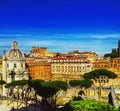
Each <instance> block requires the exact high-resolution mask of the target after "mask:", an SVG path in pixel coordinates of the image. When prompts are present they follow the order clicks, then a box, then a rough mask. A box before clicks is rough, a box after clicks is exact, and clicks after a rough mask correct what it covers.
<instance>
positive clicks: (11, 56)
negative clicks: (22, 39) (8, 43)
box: [6, 41, 25, 60]
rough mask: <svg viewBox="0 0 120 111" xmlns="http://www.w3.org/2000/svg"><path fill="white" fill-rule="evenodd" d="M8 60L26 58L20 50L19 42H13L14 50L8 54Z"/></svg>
mask: <svg viewBox="0 0 120 111" xmlns="http://www.w3.org/2000/svg"><path fill="white" fill-rule="evenodd" d="M6 56H7V58H8V59H12V60H13V59H15V60H16V59H19V60H21V59H24V58H25V56H24V54H23V53H22V52H21V51H20V50H19V49H18V43H17V41H13V43H12V49H10V51H9V52H8V53H7V55H6Z"/></svg>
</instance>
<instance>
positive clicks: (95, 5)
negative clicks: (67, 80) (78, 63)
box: [0, 0, 120, 56]
mask: <svg viewBox="0 0 120 111" xmlns="http://www.w3.org/2000/svg"><path fill="white" fill-rule="evenodd" d="M119 5H120V1H119V0H114V1H113V0H106V1H104V0H98V1H95V0H91V1H89V0H85V1H79V0H74V1H73V0H61V1H55V0H51V1H49V0H44V1H42V0H34V1H33V0H29V1H28V0H26V1H24V0H21V1H19V0H18V1H15V0H11V1H8V0H4V1H1V3H0V14H1V17H0V56H2V54H3V50H6V51H8V50H9V49H10V48H11V43H12V41H13V40H14V39H16V40H17V41H18V43H19V48H20V49H21V50H22V51H23V52H25V53H29V52H30V50H31V49H32V46H39V47H47V48H48V50H49V51H51V52H69V51H72V50H80V51H92V52H96V53H97V54H98V55H104V54H105V53H110V52H111V49H113V48H117V47H118V46H117V45H118V40H119V39H120V32H119V31H120V15H119V13H120V7H119Z"/></svg>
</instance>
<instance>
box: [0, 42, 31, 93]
mask: <svg viewBox="0 0 120 111" xmlns="http://www.w3.org/2000/svg"><path fill="white" fill-rule="evenodd" d="M2 65H3V66H2V68H3V70H2V71H3V72H2V73H3V75H2V78H3V80H4V81H6V83H10V82H12V81H16V80H28V79H29V75H28V71H27V69H26V64H25V56H24V54H23V52H22V51H20V50H19V49H18V43H17V41H13V43H12V49H10V50H9V51H8V52H7V53H6V54H5V53H4V54H3V62H2ZM5 93H6V91H5V88H3V95H6V94H5Z"/></svg>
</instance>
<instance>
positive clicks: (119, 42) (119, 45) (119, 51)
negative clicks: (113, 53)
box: [118, 39, 120, 57]
mask: <svg viewBox="0 0 120 111" xmlns="http://www.w3.org/2000/svg"><path fill="white" fill-rule="evenodd" d="M118 57H120V39H119V40H118Z"/></svg>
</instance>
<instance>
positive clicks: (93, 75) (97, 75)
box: [83, 69, 117, 99]
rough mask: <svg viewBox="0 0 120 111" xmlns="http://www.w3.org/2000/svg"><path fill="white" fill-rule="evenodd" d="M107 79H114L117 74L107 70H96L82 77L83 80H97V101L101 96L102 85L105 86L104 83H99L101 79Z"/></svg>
mask: <svg viewBox="0 0 120 111" xmlns="http://www.w3.org/2000/svg"><path fill="white" fill-rule="evenodd" d="M103 76H104V77H107V78H111V79H114V78H116V77H117V74H115V73H114V72H111V71H109V70H107V69H96V70H94V71H91V72H89V73H85V74H84V75H83V78H85V79H91V80H99V87H98V88H99V90H98V96H99V97H98V99H100V96H101V88H102V87H103V85H104V84H105V82H104V83H103V84H102V83H101V81H102V80H101V77H103Z"/></svg>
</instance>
